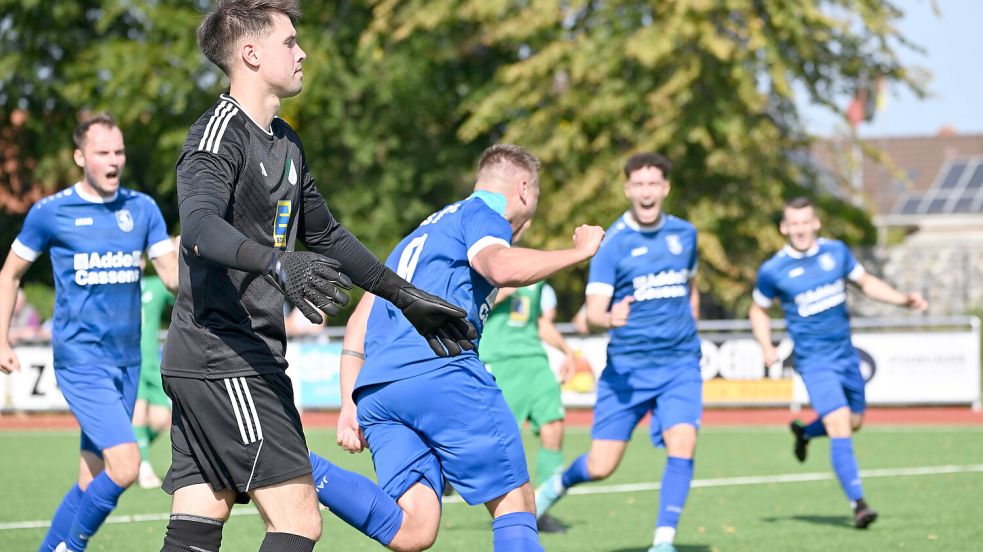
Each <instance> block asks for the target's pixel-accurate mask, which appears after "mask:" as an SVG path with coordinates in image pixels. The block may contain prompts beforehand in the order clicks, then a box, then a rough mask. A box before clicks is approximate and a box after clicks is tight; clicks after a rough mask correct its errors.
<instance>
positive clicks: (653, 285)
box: [536, 153, 703, 551]
mask: <svg viewBox="0 0 983 552" xmlns="http://www.w3.org/2000/svg"><path fill="white" fill-rule="evenodd" d="M670 167H671V165H670V163H669V161H668V160H667V159H666V158H665V157H663V156H662V155H659V154H657V153H642V154H637V155H633V156H632V157H631V158H629V159H628V162H627V163H626V164H625V177H626V178H627V180H626V182H625V195H626V196H627V197H628V200H629V201H630V202H631V209H630V210H629V211H628V212H626V213H625V214H624V215H623V216H622V217H621V218H620V219H619V220H618V222H616V223H615V224H614V225H613V226H612V227H611V228H610V229H609V230H608V235H607V237H606V238H605V240H604V244H603V245H601V249H600V250H599V251H598V253H597V256H595V257H594V260H593V261H591V266H590V276H589V280H588V283H587V291H586V293H587V321H588V322H589V323H590V324H591V325H592V326H596V327H601V328H608V329H609V330H610V331H609V334H610V336H611V341H610V343H609V344H608V350H607V354H608V358H607V366H606V367H605V368H604V371H603V372H602V373H601V377H600V379H599V381H598V383H597V403H596V404H595V405H594V427H593V428H592V430H591V439H592V441H591V448H590V452H589V453H588V454H584V455H582V456H580V457H579V458H577V459H576V460H574V461H573V463H572V464H571V465H570V467H568V468H567V470H566V471H565V472H564V473H563V474H557V475H555V476H554V477H552V478H550V479H549V480H547V481H546V483H544V484H542V485H541V486H540V487H539V488H538V489H536V509H537V512H538V513H539V515H540V516H543V515H545V514H546V512H547V511H548V510H549V509H550V508H551V507H552V506H553V504H555V503H556V501H558V500H559V499H560V498H561V497H562V496H563V495H564V494H565V493H566V491H567V489H568V488H570V487H571V486H573V485H577V484H580V483H584V482H586V481H596V480H599V479H604V478H606V477H608V476H609V475H611V474H612V473H613V472H614V470H615V468H617V467H618V464H619V463H620V462H621V458H622V456H624V453H625V447H626V446H627V444H628V441H629V440H630V439H631V434H632V432H633V431H634V429H635V426H636V425H638V422H640V421H641V420H642V418H643V417H644V416H645V414H646V413H648V412H651V413H652V421H651V436H652V443H653V444H654V445H656V446H663V445H665V447H666V453H667V455H668V458H667V461H666V468H665V472H664V473H663V475H662V487H661V489H660V491H659V493H660V497H659V498H660V504H659V516H658V522H657V524H656V529H655V537H654V540H653V545H652V548H651V549H650V550H651V551H667V550H674V548H673V545H672V541H673V538H674V536H675V533H676V526H677V524H678V522H679V515H680V513H681V512H682V509H683V505H684V504H685V502H686V495H687V494H688V493H689V485H690V481H691V480H692V477H693V453H694V451H695V449H696V430H697V428H698V427H699V424H700V416H701V415H702V412H703V381H702V379H701V377H700V338H699V336H698V335H697V333H696V316H697V312H698V310H699V309H698V307H699V304H698V295H697V291H696V289H695V288H694V286H693V284H692V280H693V278H694V277H695V275H696V257H697V255H696V229H695V228H693V226H692V225H691V224H689V223H688V222H686V221H684V220H682V219H679V218H676V217H674V216H671V215H668V214H665V213H664V212H663V211H662V205H663V202H664V201H665V198H666V196H668V195H669V189H670V184H669V170H670Z"/></svg>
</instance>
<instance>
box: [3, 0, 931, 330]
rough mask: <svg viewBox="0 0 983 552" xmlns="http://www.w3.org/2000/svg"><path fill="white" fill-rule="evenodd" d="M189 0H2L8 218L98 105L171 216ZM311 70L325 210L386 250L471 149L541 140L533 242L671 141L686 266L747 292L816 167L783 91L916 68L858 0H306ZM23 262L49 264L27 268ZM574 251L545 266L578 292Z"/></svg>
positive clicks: (743, 300)
mask: <svg viewBox="0 0 983 552" xmlns="http://www.w3.org/2000/svg"><path fill="white" fill-rule="evenodd" d="M208 4H209V2H206V1H204V0H195V1H194V2H188V1H187V0H126V1H123V0H113V1H108V2H106V1H96V0H79V1H73V2H41V1H38V0H0V8H2V9H0V14H2V15H0V120H2V121H3V124H2V125H0V171H2V172H0V222H2V225H0V226H2V230H0V241H2V242H3V243H10V242H11V241H12V240H13V237H14V235H16V232H17V230H18V229H19V227H20V218H21V217H23V213H24V212H25V210H26V208H27V207H29V206H30V203H32V202H33V201H34V200H36V198H37V197H40V195H42V194H47V193H52V192H54V191H55V190H57V189H58V188H61V187H64V186H67V185H68V184H69V183H70V182H72V180H73V179H74V178H77V174H78V171H77V169H76V168H75V167H74V165H73V163H72V160H71V149H72V146H71V140H70V136H71V130H72V128H73V127H74V126H75V124H76V123H77V121H78V118H79V117H80V115H81V114H83V113H85V112H94V111H100V110H108V111H110V112H111V113H113V115H114V116H116V118H117V120H118V121H119V122H120V125H121V127H122V128H123V129H124V131H125V132H126V137H127V150H128V157H129V159H128V163H127V164H128V168H127V175H124V182H125V184H126V185H127V186H131V187H134V188H137V189H139V190H142V191H145V192H147V193H150V194H152V195H153V196H154V197H155V198H157V200H158V202H159V203H160V205H161V208H162V210H163V212H164V214H165V217H166V218H167V220H168V221H169V222H170V223H171V225H172V230H176V223H177V205H176V199H175V197H174V178H175V177H174V162H175V160H176V158H177V154H178V151H179V148H180V145H181V143H182V141H183V139H184V136H185V133H186V132H187V129H188V127H189V126H190V125H191V123H192V122H193V121H192V120H191V118H192V117H194V116H195V114H197V113H201V112H202V111H204V109H205V107H207V105H208V104H210V103H211V102H212V101H213V100H214V97H215V96H216V95H217V94H218V93H219V92H221V91H222V90H223V89H224V88H225V87H226V86H227V83H226V81H225V80H224V78H223V77H222V76H221V74H220V73H219V72H218V70H217V69H215V68H213V67H211V66H210V64H208V63H207V62H206V61H205V59H204V57H203V56H202V55H201V54H200V52H199V51H198V48H197V45H196V43H195V32H194V31H195V28H196V27H197V24H198V22H199V21H200V17H201V14H202V13H203V11H204V9H205V8H206V7H207V5H208ZM303 8H304V10H305V18H304V20H303V21H302V22H301V24H300V25H299V33H300V35H299V37H300V42H301V44H302V46H303V47H304V48H305V50H306V51H307V52H308V59H307V60H306V61H305V75H306V76H307V78H306V82H305V90H304V92H303V93H302V94H301V95H300V96H299V97H298V98H295V99H292V100H289V101H287V102H285V103H284V105H283V108H282V112H281V115H282V116H283V117H284V118H285V119H286V120H287V121H289V122H290V123H291V124H292V125H294V126H295V128H297V130H298V132H299V133H300V135H301V136H302V137H303V138H304V143H305V146H306V148H307V155H308V157H309V159H310V164H311V169H312V171H313V172H314V174H315V176H316V177H317V180H318V184H319V186H320V187H321V188H322V191H323V192H324V194H325V196H326V197H328V198H330V199H331V202H330V204H329V206H330V208H331V209H332V211H333V212H334V213H335V215H336V216H337V217H338V218H339V219H340V220H341V221H342V222H344V223H345V224H346V225H347V226H349V227H350V228H351V229H352V230H353V232H354V233H355V234H356V235H358V236H360V237H361V238H362V239H364V240H365V241H366V243H367V244H368V245H369V246H370V247H372V248H373V250H374V251H375V252H376V253H377V254H379V255H384V254H386V253H387V252H388V250H389V248H391V247H392V246H393V245H394V244H395V243H396V242H397V241H398V240H399V239H400V237H401V236H403V235H404V234H405V233H406V232H407V231H409V230H410V229H411V228H413V227H414V226H416V225H417V224H418V223H419V221H420V220H422V219H423V218H425V217H426V216H427V215H428V214H429V213H430V212H432V211H433V210H434V209H436V208H439V207H441V206H442V205H445V204H447V203H449V202H451V201H454V200H456V199H459V198H461V197H463V195H464V194H466V193H467V191H468V189H469V188H470V185H471V184H472V182H470V181H469V180H468V179H469V178H470V175H471V174H473V164H474V163H475V161H476V159H477V156H478V154H479V153H480V152H481V150H482V149H484V148H485V147H486V146H488V145H490V144H492V143H494V142H500V141H505V142H515V143H518V144H521V145H522V146H524V147H526V148H527V149H529V150H530V151H532V152H534V153H536V154H537V155H538V156H539V157H540V158H541V159H542V160H543V162H544V171H543V190H544V194H543V200H542V203H541V207H540V209H541V210H540V213H539V214H538V216H537V219H536V222H535V224H534V226H533V229H532V231H531V233H530V241H531V243H532V245H535V246H559V245H560V244H565V243H567V241H568V239H569V234H570V232H571V231H572V229H573V227H574V226H575V225H576V224H578V223H580V222H589V223H595V224H601V225H607V224H610V223H611V222H612V221H613V220H614V219H615V218H616V217H617V216H618V215H619V214H620V213H621V211H623V209H624V206H625V203H624V199H623V193H622V183H623V177H622V176H621V172H620V170H621V166H622V164H623V162H624V161H625V159H626V158H627V157H628V156H629V155H630V154H631V153H634V152H638V151H644V150H657V151H660V152H662V153H664V154H666V155H667V156H668V157H669V158H670V159H671V160H672V161H673V162H674V164H675V169H674V171H673V174H672V182H673V185H674V190H673V193H672V194H671V195H670V204H669V205H668V209H669V211H670V212H673V213H674V214H678V215H680V216H682V217H685V218H687V219H689V220H691V221H692V222H693V223H694V224H696V226H697V227H698V229H699V230H700V231H701V242H700V255H701V266H702V272H701V276H700V278H699V285H700V288H701V290H702V291H703V292H704V295H706V296H707V298H708V299H710V301H705V302H704V303H705V304H708V303H709V304H714V303H715V304H716V305H718V306H719V307H721V310H719V311H717V314H721V315H723V314H728V313H730V314H733V313H734V312H735V311H742V310H743V309H744V308H745V307H746V304H747V301H748V299H747V297H748V290H749V289H750V285H751V281H752V279H753V271H754V267H756V266H757V265H758V263H759V261H760V260H761V259H762V258H763V256H764V255H766V253H767V252H769V251H773V250H774V249H776V248H777V247H778V246H779V245H780V243H781V238H780V236H779V235H778V232H777V228H776V225H775V220H774V213H776V212H777V211H778V209H779V207H780V204H781V201H782V199H783V198H785V197H787V196H789V195H794V194H798V193H802V192H807V193H812V192H813V191H814V190H817V182H818V177H817V174H816V172H815V170H813V169H812V168H811V167H810V166H809V164H808V163H807V155H806V148H807V147H808V144H809V141H810V136H809V135H808V134H807V132H806V131H805V129H804V128H803V127H802V124H801V121H800V119H799V116H798V113H797V110H796V100H797V98H796V91H799V94H800V95H801V94H805V95H807V96H808V98H809V100H811V101H812V102H815V103H819V104H823V105H826V106H827V107H829V108H830V109H832V110H836V111H839V109H838V107H837V106H836V105H835V104H834V99H835V98H837V97H840V96H842V95H843V94H852V92H853V91H854V90H855V89H856V88H857V87H858V86H860V85H861V84H862V83H863V82H869V80H870V78H871V77H872V76H877V77H880V78H883V79H885V81H886V82H887V83H888V84H889V85H895V86H907V87H910V88H911V89H913V90H915V91H916V92H920V88H919V87H918V85H917V84H916V82H915V79H914V78H912V77H911V76H910V74H909V73H908V72H907V70H906V68H905V67H903V66H902V65H901V63H900V62H899V61H898V59H897V54H896V51H897V49H898V48H902V47H907V42H906V41H905V40H904V38H903V37H902V36H900V35H899V34H898V31H897V29H896V25H895V24H896V23H897V21H898V20H899V18H900V17H901V12H900V11H899V10H898V9H897V8H896V7H894V6H893V5H892V4H890V3H888V2H880V1H878V2H873V1H869V0H820V1H815V0H673V1H654V0H653V1H648V2H643V1H629V0H610V1H585V0H567V1H558V0H523V1H508V0H494V1H489V0H403V1H396V0H361V1H359V0H310V1H306V2H304V5H303ZM816 195H819V204H820V206H821V208H822V210H823V211H824V212H825V215H826V216H825V220H827V221H828V227H829V229H830V230H831V231H832V232H833V233H835V234H836V235H838V236H840V237H842V238H843V239H845V240H847V241H848V242H850V243H864V242H869V241H870V240H872V237H873V230H872V228H871V226H870V224H869V222H868V219H867V217H866V215H865V214H864V213H863V212H861V211H859V210H857V209H855V208H853V207H851V206H849V205H847V204H846V203H845V202H843V201H841V200H839V199H838V198H837V197H836V196H835V195H830V194H816ZM33 272H34V275H35V276H36V275H38V274H44V273H45V272H46V271H33ZM585 273H586V267H583V268H581V269H579V270H577V271H571V272H569V273H567V274H564V275H562V276H560V277H559V278H557V280H556V281H555V283H556V284H557V287H558V291H559V292H560V293H561V296H562V297H563V298H564V299H565V300H564V301H562V304H561V310H565V312H564V314H570V313H571V312H570V311H571V310H572V309H575V308H576V307H577V305H578V304H579V301H580V297H581V294H582V292H583V281H584V277H585Z"/></svg>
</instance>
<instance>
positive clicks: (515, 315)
mask: <svg viewBox="0 0 983 552" xmlns="http://www.w3.org/2000/svg"><path fill="white" fill-rule="evenodd" d="M545 285H546V284H545V282H539V283H538V284H533V285H531V286H527V287H524V288H519V289H517V290H515V292H514V293H513V294H512V295H510V296H509V297H507V298H506V299H505V300H504V301H502V302H501V303H499V304H497V305H495V308H494V309H492V312H491V314H489V315H488V321H487V322H485V327H484V329H483V330H482V332H481V342H480V343H479V352H480V356H481V360H482V362H485V363H492V362H495V361H499V360H503V359H509V358H519V357H530V356H543V357H545V356H546V349H544V348H543V344H542V342H541V341H540V339H539V318H540V317H541V316H542V315H543V306H542V298H543V287H544V286H545ZM551 308H552V307H551Z"/></svg>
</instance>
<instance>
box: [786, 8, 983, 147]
mask: <svg viewBox="0 0 983 552" xmlns="http://www.w3.org/2000/svg"><path fill="white" fill-rule="evenodd" d="M937 2H938V5H939V8H940V11H941V14H940V15H937V14H936V13H935V11H934V10H933V8H932V3H931V1H930V0H895V4H896V5H897V6H898V7H899V8H900V9H902V10H903V11H904V12H905V15H904V18H903V20H902V21H901V22H900V25H899V28H900V30H901V33H902V34H903V35H904V36H906V37H907V38H908V39H909V40H910V41H912V42H914V43H915V44H917V45H919V46H921V47H922V48H924V50H925V51H924V53H919V52H914V51H911V50H908V49H904V50H902V51H901V52H900V54H901V59H902V61H903V62H904V63H905V64H908V65H918V66H921V67H924V68H926V69H928V70H929V72H930V73H931V74H932V78H931V80H930V81H929V82H928V90H929V94H930V95H929V97H927V98H924V99H918V98H916V97H915V96H914V95H912V94H911V93H910V92H907V91H906V90H904V89H901V88H891V87H889V88H888V94H887V102H886V105H885V109H884V110H883V111H879V112H878V113H877V115H876V116H875V118H874V120H873V121H872V122H870V123H864V124H862V125H861V126H860V134H861V136H865V137H873V136H911V135H931V134H935V133H936V132H938V130H939V129H940V128H941V127H943V126H952V127H953V128H954V129H955V130H956V132H957V133H959V134H972V133H983V61H981V58H980V55H981V54H983V1H980V0H937ZM847 102H848V99H847V98H844V99H842V100H840V101H839V102H838V104H840V105H841V106H842V107H845V106H846V103H847ZM801 108H802V112H803V118H804V120H805V121H806V125H807V127H808V128H809V129H810V130H811V131H812V132H814V133H816V134H820V135H824V136H828V135H830V134H836V133H840V132H842V129H843V128H845V127H844V123H842V122H841V121H839V120H837V119H836V118H835V117H834V116H832V115H829V113H828V112H827V111H826V110H825V109H821V108H816V107H812V106H808V105H803V106H801Z"/></svg>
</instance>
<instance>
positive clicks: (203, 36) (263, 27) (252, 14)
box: [198, 0, 301, 75]
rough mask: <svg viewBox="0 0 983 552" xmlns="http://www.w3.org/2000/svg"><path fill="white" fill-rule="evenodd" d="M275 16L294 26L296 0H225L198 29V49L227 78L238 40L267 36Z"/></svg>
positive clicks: (296, 18)
mask: <svg viewBox="0 0 983 552" xmlns="http://www.w3.org/2000/svg"><path fill="white" fill-rule="evenodd" d="M277 13H282V14H283V15H286V16H287V17H289V18H290V21H291V22H293V23H297V21H299V20H300V16H301V13H300V5H299V3H298V0H225V1H224V2H222V3H221V4H219V5H218V7H216V8H215V9H214V10H213V11H211V12H209V13H208V14H207V15H205V18H204V19H203V20H202V22H201V25H199V26H198V47H199V48H201V51H202V53H203V54H205V57H207V58H208V59H209V60H211V62H212V63H214V64H215V65H218V66H219V68H221V69H222V71H224V72H225V74H226V75H228V74H229V70H230V69H231V67H232V61H233V59H234V58H235V52H236V47H237V46H238V44H239V41H240V40H242V38H243V37H246V36H260V35H263V34H264V33H269V32H270V31H271V30H272V28H273V16H274V14H277Z"/></svg>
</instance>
